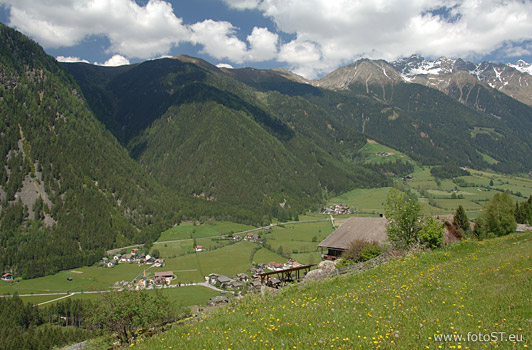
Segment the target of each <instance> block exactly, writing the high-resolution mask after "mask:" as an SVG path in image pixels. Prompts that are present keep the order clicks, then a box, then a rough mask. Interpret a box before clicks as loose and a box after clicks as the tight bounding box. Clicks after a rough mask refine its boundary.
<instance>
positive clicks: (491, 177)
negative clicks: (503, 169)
mask: <svg viewBox="0 0 532 350" xmlns="http://www.w3.org/2000/svg"><path fill="white" fill-rule="evenodd" d="M470 173H471V175H470V176H461V177H459V178H457V180H458V181H463V183H465V184H466V186H459V185H457V184H456V183H455V182H453V181H452V180H441V181H437V180H436V179H435V178H434V177H433V176H431V174H430V167H418V166H416V167H415V171H414V173H413V174H412V177H413V178H412V179H411V180H402V179H399V178H398V179H396V183H398V184H401V185H402V186H404V187H406V188H407V189H409V190H411V191H412V192H413V193H414V194H416V195H417V196H418V198H419V201H420V203H421V205H422V210H423V212H424V213H425V214H427V215H428V214H431V215H442V214H451V213H454V212H455V211H456V208H458V206H459V205H462V206H463V207H464V208H465V209H466V211H467V212H468V215H469V216H470V218H475V217H476V216H478V214H479V213H480V212H481V211H482V210H483V209H484V205H485V204H486V203H487V202H488V201H489V200H490V199H491V198H492V197H493V195H494V194H496V193H500V192H504V191H506V192H509V193H510V197H511V198H512V200H513V201H514V202H515V201H524V200H526V199H527V198H528V197H529V196H530V195H532V179H528V178H523V177H517V176H509V175H502V174H495V173H490V172H484V171H476V170H470ZM490 181H493V186H490ZM389 190H390V188H388V187H383V188H373V189H354V190H352V191H349V192H346V193H344V194H342V195H339V196H336V197H333V198H330V199H329V201H328V205H332V204H335V203H342V204H346V205H348V206H349V207H351V209H354V210H357V212H358V213H361V214H373V215H374V214H377V213H382V212H384V203H385V201H386V196H387V195H388V192H389ZM453 190H456V191H457V192H456V193H454V196H455V197H456V198H453ZM519 193H520V194H521V196H519V195H518V194H519ZM429 196H430V198H429Z"/></svg>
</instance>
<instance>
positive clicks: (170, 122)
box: [65, 56, 389, 220]
mask: <svg viewBox="0 0 532 350" xmlns="http://www.w3.org/2000/svg"><path fill="white" fill-rule="evenodd" d="M65 67H66V68H67V69H68V70H69V71H70V72H72V74H73V75H74V77H75V78H76V79H77V81H78V82H79V84H80V86H81V87H82V89H83V92H84V94H85V96H86V97H87V99H88V101H89V103H90V105H91V107H92V109H93V110H94V111H95V113H96V115H97V116H98V118H99V119H100V120H101V121H102V122H104V123H105V124H106V125H107V126H108V128H109V129H110V130H111V131H112V132H113V133H114V134H115V135H116V137H117V138H118V139H119V140H121V142H122V143H123V145H124V146H125V147H127V148H128V149H129V151H130V155H131V156H132V157H133V158H134V159H136V160H137V161H138V162H139V163H140V164H141V165H142V166H143V167H144V168H145V169H146V170H147V171H148V172H150V173H151V174H152V175H153V176H154V178H155V179H157V180H158V181H160V182H161V183H162V184H164V185H165V186H169V187H170V188H172V189H174V190H175V191H176V192H178V193H181V194H183V195H193V196H196V197H199V198H202V199H204V200H205V201H208V202H212V203H216V205H218V206H219V207H223V208H226V209H225V211H226V212H228V213H229V212H231V211H233V212H235V209H234V208H238V210H237V213H236V214H235V215H241V216H242V215H244V216H246V215H248V216H249V215H253V214H252V213H253V212H254V213H255V215H257V214H260V215H262V216H264V217H265V218H264V219H266V220H267V219H268V218H270V217H273V216H276V217H279V218H290V217H295V216H296V215H297V213H298V212H300V211H301V210H303V209H304V208H309V207H315V206H316V207H317V206H318V205H319V203H320V202H321V201H322V200H323V198H324V197H323V190H324V189H325V190H326V191H329V192H336V193H339V192H342V191H345V190H348V189H350V188H353V187H368V186H380V185H383V184H388V183H389V180H387V179H386V178H385V177H384V176H383V175H380V174H377V173H375V172H373V171H371V170H368V169H365V168H363V167H361V166H357V165H355V164H353V163H345V162H344V161H343V158H342V150H343V149H350V150H351V152H355V151H356V150H358V149H359V148H360V147H361V146H363V144H364V143H365V136H363V135H362V134H361V133H359V132H357V131H355V130H351V129H350V128H348V127H344V126H342V125H341V124H340V123H339V122H338V121H337V120H336V118H335V117H334V116H331V115H329V114H328V113H327V112H326V111H324V110H322V109H319V108H318V107H317V106H316V105H314V104H311V103H309V102H308V101H306V100H304V99H302V98H299V97H291V96H288V95H283V94H279V93H266V94H265V93H261V92H259V91H257V90H255V89H253V88H251V87H250V86H248V85H245V84H243V83H242V82H239V81H238V80H235V79H234V78H233V77H231V76H230V74H227V73H226V72H223V71H222V70H220V69H218V68H216V67H215V66H212V65H210V64H209V63H207V62H205V61H201V60H199V59H194V58H191V57H187V56H179V57H176V58H174V59H160V60H154V61H148V62H144V63H142V64H139V65H136V66H134V67H129V68H124V67H122V68H115V69H112V70H111V72H113V73H112V74H108V75H105V74H104V73H103V72H104V71H106V70H108V69H106V68H101V69H100V70H101V71H100V72H97V73H96V74H91V73H90V72H92V71H94V70H98V68H96V67H93V66H90V65H86V64H66V65H65ZM118 70H121V72H119V73H117V72H118ZM94 75H95V76H98V77H104V76H105V77H107V79H106V80H99V79H94V78H92V77H93V76H94ZM102 101H104V103H102ZM231 208H233V209H231Z"/></svg>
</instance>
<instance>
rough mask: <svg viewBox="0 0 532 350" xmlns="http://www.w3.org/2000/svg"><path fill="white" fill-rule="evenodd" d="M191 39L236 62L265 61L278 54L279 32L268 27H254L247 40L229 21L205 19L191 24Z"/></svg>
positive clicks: (211, 51) (207, 51) (211, 53)
mask: <svg viewBox="0 0 532 350" xmlns="http://www.w3.org/2000/svg"><path fill="white" fill-rule="evenodd" d="M190 29H191V31H192V35H191V41H192V42H193V43H194V44H200V45H202V47H203V49H202V50H201V51H202V52H203V53H206V54H208V55H210V56H212V57H214V58H217V59H228V60H230V61H232V62H235V63H243V62H252V61H266V60H269V59H273V58H275V57H276V56H277V41H278V40H279V36H278V35H277V34H274V33H272V32H270V31H269V30H268V29H267V28H257V27H255V28H253V31H252V32H251V34H250V35H248V37H247V38H246V39H247V41H248V42H249V47H248V45H247V43H246V42H244V41H242V40H240V39H238V38H237V36H236V30H237V28H235V27H234V26H233V25H232V24H231V23H229V22H216V21H213V20H210V19H208V20H205V21H203V22H198V23H195V24H193V25H191V26H190Z"/></svg>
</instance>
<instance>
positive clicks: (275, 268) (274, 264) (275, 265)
mask: <svg viewBox="0 0 532 350" xmlns="http://www.w3.org/2000/svg"><path fill="white" fill-rule="evenodd" d="M268 269H270V270H272V271H279V270H282V269H283V265H281V264H279V263H278V262H275V261H272V262H270V263H269V264H268Z"/></svg>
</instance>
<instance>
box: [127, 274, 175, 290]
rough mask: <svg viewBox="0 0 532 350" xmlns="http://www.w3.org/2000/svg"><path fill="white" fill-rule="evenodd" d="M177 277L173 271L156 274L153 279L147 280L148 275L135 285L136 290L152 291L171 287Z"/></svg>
mask: <svg viewBox="0 0 532 350" xmlns="http://www.w3.org/2000/svg"><path fill="white" fill-rule="evenodd" d="M175 277H176V276H175V275H174V272H173V271H162V272H155V273H154V274H153V277H152V278H147V277H146V273H144V276H142V278H141V279H140V280H138V282H137V283H136V285H135V289H152V288H156V287H158V288H160V287H163V286H167V285H170V283H172V280H173V279H174V278H175Z"/></svg>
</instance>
